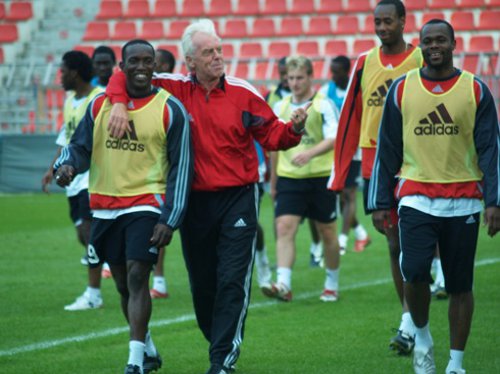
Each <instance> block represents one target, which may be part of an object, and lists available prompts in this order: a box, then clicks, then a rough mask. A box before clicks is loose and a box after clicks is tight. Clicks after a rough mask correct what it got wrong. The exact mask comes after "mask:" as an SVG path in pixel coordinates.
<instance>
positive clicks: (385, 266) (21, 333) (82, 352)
mask: <svg viewBox="0 0 500 374" xmlns="http://www.w3.org/2000/svg"><path fill="white" fill-rule="evenodd" d="M67 210H68V207H67V203H66V198H65V197H64V196H63V195H62V194H55V195H50V196H45V195H14V196H13V195H3V196H0V256H1V258H2V259H1V260H0V373H2V374H8V373H30V374H31V373H51V374H59V373H75V374H76V373H103V374H107V373H114V374H116V373H122V372H123V368H124V366H125V364H126V360H127V357H128V333H127V331H128V329H127V326H126V324H125V321H124V318H123V316H122V314H121V312H120V309H119V298H118V294H117V292H116V291H115V289H114V285H113V281H112V280H109V279H108V280H103V285H102V291H103V297H104V308H102V309H99V310H93V311H84V312H67V311H64V310H63V306H64V305H65V304H68V303H70V302H72V301H73V300H74V298H75V297H76V296H78V295H79V294H81V293H82V292H83V290H84V287H85V285H86V269H85V268H84V267H83V266H82V265H80V262H79V260H80V257H81V255H82V253H83V248H81V247H80V246H79V245H78V244H77V240H76V236H75V230H74V228H73V227H72V224H71V223H70V220H69V217H68V212H67ZM358 210H359V209H358ZM361 217H362V221H363V223H364V224H365V226H366V227H367V228H368V229H369V232H370V235H371V237H372V239H373V240H372V244H371V245H370V246H369V247H368V249H367V250H366V251H365V252H363V253H354V252H352V251H351V252H348V253H347V254H346V255H345V256H343V257H342V264H341V273H340V274H341V289H340V297H341V298H340V300H339V302H337V303H322V302H320V301H319V299H318V297H319V294H320V293H321V290H322V286H323V281H324V272H323V270H322V269H318V268H310V267H309V253H308V252H309V236H308V233H307V230H306V227H305V226H304V227H301V230H300V233H299V237H298V240H297V244H298V256H297V263H296V265H295V268H294V273H293V291H294V300H293V302H291V303H279V302H277V301H274V300H269V299H267V298H265V297H264V296H262V295H261V294H260V291H259V290H258V288H257V287H254V290H253V291H254V292H253V294H252V302H251V307H250V311H249V315H248V318H247V324H246V334H245V340H244V343H243V345H242V354H241V357H240V360H239V361H238V366H237V368H238V370H237V373H240V374H266V373H312V374H320V373H411V372H412V368H411V359H410V358H408V357H398V356H396V355H395V354H394V353H393V352H391V351H389V349H388V342H389V339H390V338H391V337H392V336H393V334H394V333H393V331H392V328H396V327H398V325H399V318H400V312H401V311H400V307H399V306H398V302H397V299H396V294H395V291H394V287H393V285H392V283H391V281H390V272H389V260H388V253H387V249H386V245H385V240H384V238H383V237H382V236H381V235H379V234H377V233H375V231H374V229H373V227H372V225H371V223H370V222H369V221H368V219H367V218H366V217H364V216H363V215H361ZM271 220H272V211H271V204H270V202H269V200H268V199H265V200H264V204H263V208H262V213H261V222H262V224H263V226H264V228H265V231H266V235H267V237H266V243H267V247H268V252H269V255H270V258H271V262H274V258H275V256H274V243H273V238H272V236H271V232H272V231H271V230H270V228H271ZM476 261H477V267H476V273H475V274H476V276H475V287H474V288H475V295H476V310H475V314H474V322H473V327H472V333H471V337H470V339H469V342H468V347H467V351H466V355H465V360H464V367H465V368H466V369H467V373H473V374H479V373H499V372H500V354H499V353H500V351H499V346H500V338H499V332H498V330H499V327H500V323H499V313H500V296H499V295H500V236H497V237H495V238H494V239H491V238H489V237H487V236H486V234H485V230H484V228H482V229H481V235H480V240H479V248H478V253H477V257H476ZM165 268H166V272H167V273H166V275H167V281H168V283H169V292H170V293H171V297H170V298H169V299H167V300H155V301H154V306H153V316H152V323H151V326H152V328H151V330H152V335H153V339H154V340H155V343H156V345H157V347H158V348H159V351H160V353H161V354H162V356H163V359H164V366H163V368H162V369H161V370H160V371H159V373H171V374H184V373H185V374H201V373H204V372H205V370H206V369H207V368H208V358H207V357H208V355H207V343H206V341H205V340H204V338H203V337H202V335H201V333H200V332H199V330H198V328H197V326H196V322H195V320H194V315H193V310H192V304H191V296H190V293H189V288H188V282H187V275H186V270H185V267H184V262H183V259H182V255H181V251H180V247H179V240H178V237H177V235H176V237H175V240H174V241H173V244H172V245H171V246H170V247H169V248H168V252H167V258H166V264H165ZM254 285H255V286H256V282H255V280H254ZM431 308H432V310H431V331H432V333H433V338H434V343H435V354H436V364H437V369H438V373H444V370H445V367H446V364H447V360H448V323H447V302H445V301H433V302H432V307H431Z"/></svg>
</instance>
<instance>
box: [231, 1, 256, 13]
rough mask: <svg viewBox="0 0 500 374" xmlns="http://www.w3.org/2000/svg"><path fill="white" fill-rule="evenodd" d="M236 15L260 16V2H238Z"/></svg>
mask: <svg viewBox="0 0 500 374" xmlns="http://www.w3.org/2000/svg"><path fill="white" fill-rule="evenodd" d="M234 14H236V15H238V16H254V15H257V14H260V9H259V2H258V1H255V0H238V3H237V5H236V10H235V12H234Z"/></svg>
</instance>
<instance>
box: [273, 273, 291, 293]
mask: <svg viewBox="0 0 500 374" xmlns="http://www.w3.org/2000/svg"><path fill="white" fill-rule="evenodd" d="M276 273H277V274H278V283H282V284H284V285H285V286H287V287H288V289H289V290H291V289H292V269H289V268H278V269H277V270H276Z"/></svg>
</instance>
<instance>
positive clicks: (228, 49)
mask: <svg viewBox="0 0 500 374" xmlns="http://www.w3.org/2000/svg"><path fill="white" fill-rule="evenodd" d="M222 54H223V55H224V58H226V59H227V58H233V57H234V56H235V53H234V45H233V44H232V43H224V44H222Z"/></svg>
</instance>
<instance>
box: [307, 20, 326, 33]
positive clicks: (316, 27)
mask: <svg viewBox="0 0 500 374" xmlns="http://www.w3.org/2000/svg"><path fill="white" fill-rule="evenodd" d="M331 34H332V21H331V20H330V17H323V16H321V17H311V19H310V20H309V31H308V32H307V35H331Z"/></svg>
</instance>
